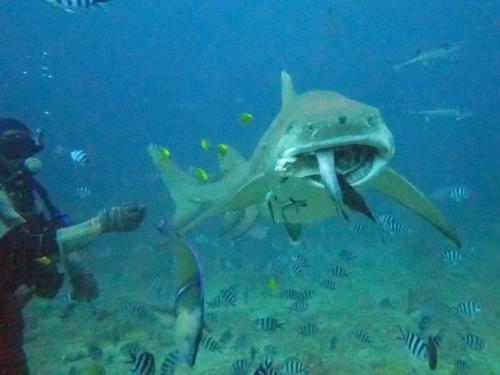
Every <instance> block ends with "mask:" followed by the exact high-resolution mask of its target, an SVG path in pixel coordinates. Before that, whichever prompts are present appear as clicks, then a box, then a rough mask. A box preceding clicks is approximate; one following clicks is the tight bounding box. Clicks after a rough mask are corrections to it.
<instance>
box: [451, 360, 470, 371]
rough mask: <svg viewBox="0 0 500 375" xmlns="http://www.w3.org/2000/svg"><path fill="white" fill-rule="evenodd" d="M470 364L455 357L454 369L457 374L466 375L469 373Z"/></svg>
mask: <svg viewBox="0 0 500 375" xmlns="http://www.w3.org/2000/svg"><path fill="white" fill-rule="evenodd" d="M469 369H470V366H469V365H468V364H467V362H465V361H464V360H463V359H457V360H456V361H455V370H457V373H458V374H459V375H467V374H468V373H469Z"/></svg>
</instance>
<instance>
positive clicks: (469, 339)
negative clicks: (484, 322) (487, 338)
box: [461, 333, 484, 350]
mask: <svg viewBox="0 0 500 375" xmlns="http://www.w3.org/2000/svg"><path fill="white" fill-rule="evenodd" d="M461 338H462V340H463V342H464V343H465V345H467V346H468V347H469V348H471V349H473V350H483V349H484V340H483V339H482V338H481V337H479V336H477V335H473V334H472V333H469V334H468V335H466V336H462V337H461Z"/></svg>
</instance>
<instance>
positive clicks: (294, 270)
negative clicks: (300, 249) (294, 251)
mask: <svg viewBox="0 0 500 375" xmlns="http://www.w3.org/2000/svg"><path fill="white" fill-rule="evenodd" d="M288 274H289V275H290V277H301V276H302V275H303V272H302V267H301V266H300V264H297V263H292V265H291V266H290V268H289V269H288Z"/></svg>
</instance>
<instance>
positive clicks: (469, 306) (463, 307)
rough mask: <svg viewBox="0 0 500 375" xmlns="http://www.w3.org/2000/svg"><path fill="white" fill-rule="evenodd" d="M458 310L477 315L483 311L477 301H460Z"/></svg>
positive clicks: (468, 314) (465, 313)
mask: <svg viewBox="0 0 500 375" xmlns="http://www.w3.org/2000/svg"><path fill="white" fill-rule="evenodd" d="M457 310H458V312H460V313H462V314H464V315H467V316H476V315H477V314H479V313H480V312H481V307H479V305H478V304H477V303H475V302H472V301H466V302H462V303H459V304H458V306H457Z"/></svg>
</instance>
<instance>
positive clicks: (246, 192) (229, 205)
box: [178, 173, 267, 235]
mask: <svg viewBox="0 0 500 375" xmlns="http://www.w3.org/2000/svg"><path fill="white" fill-rule="evenodd" d="M266 194H267V187H266V185H265V174H264V173H259V174H258V175H256V176H254V177H253V178H251V179H250V180H248V181H247V182H246V183H245V184H243V185H242V186H241V187H240V188H239V189H238V190H237V191H236V192H235V193H234V194H232V195H231V196H229V197H228V198H226V199H225V200H224V201H222V202H220V203H218V204H216V205H215V206H213V207H211V208H210V209H208V210H207V211H205V212H204V213H203V214H202V215H201V216H198V217H197V218H196V219H195V220H193V221H191V222H190V223H188V224H187V225H184V226H182V227H180V228H178V231H179V233H180V234H182V235H184V234H185V233H187V232H189V231H191V230H192V229H194V228H196V227H197V226H198V225H200V224H201V223H203V222H204V221H205V220H207V219H209V218H211V217H213V216H215V215H219V214H222V213H224V212H227V211H238V210H244V209H246V208H247V207H248V206H250V205H253V204H255V203H262V202H264V200H265V197H266Z"/></svg>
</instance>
